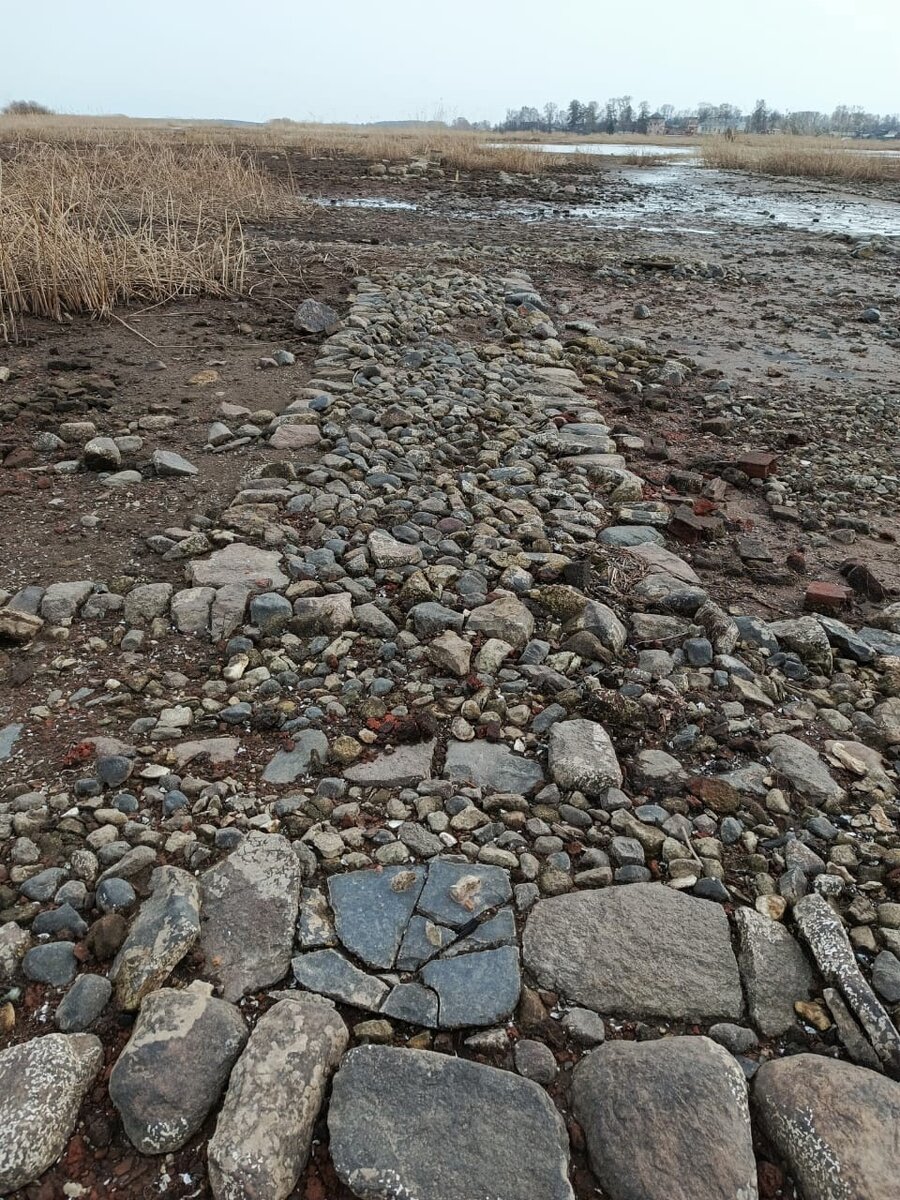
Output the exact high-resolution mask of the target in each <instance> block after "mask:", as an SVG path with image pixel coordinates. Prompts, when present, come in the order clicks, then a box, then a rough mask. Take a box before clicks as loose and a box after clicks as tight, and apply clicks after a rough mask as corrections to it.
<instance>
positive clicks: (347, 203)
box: [309, 196, 419, 212]
mask: <svg viewBox="0 0 900 1200" xmlns="http://www.w3.org/2000/svg"><path fill="white" fill-rule="evenodd" d="M309 199H310V200H311V201H312V203H313V204H318V205H319V206H320V208H374V209H381V210H382V211H391V210H396V209H403V210H405V211H407V212H415V211H416V210H417V209H418V207H419V206H418V204H413V203H412V202H411V201H409V200H387V199H385V197H383V196H349V197H346V198H344V199H340V200H336V199H333V198H331V197H329V196H310V197H309Z"/></svg>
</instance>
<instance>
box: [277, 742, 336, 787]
mask: <svg viewBox="0 0 900 1200" xmlns="http://www.w3.org/2000/svg"><path fill="white" fill-rule="evenodd" d="M328 753H329V751H328V738H327V737H326V736H325V734H324V733H322V731H321V729H304V730H302V731H301V732H300V733H298V734H297V736H296V737H295V739H294V744H293V746H292V747H291V749H290V750H277V751H276V752H275V754H273V755H272V757H271V758H270V759H269V762H268V763H267V765H266V769H265V771H263V783H278V784H287V783H293V782H294V781H295V780H296V779H300V778H301V777H302V776H305V775H309V774H310V773H311V772H312V771H313V770H314V769H315V768H318V767H321V766H324V764H325V763H326V762H327V761H328Z"/></svg>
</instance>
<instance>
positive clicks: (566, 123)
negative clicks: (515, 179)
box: [454, 96, 900, 137]
mask: <svg viewBox="0 0 900 1200" xmlns="http://www.w3.org/2000/svg"><path fill="white" fill-rule="evenodd" d="M454 125H456V126H458V127H460V128H471V129H474V128H481V127H483V125H484V122H481V123H480V124H479V125H477V126H476V125H470V124H469V122H467V121H464V122H463V123H462V124H461V125H460V122H459V121H455V122H454ZM495 128H496V129H497V130H498V131H499V132H503V133H525V132H529V133H578V134H591V133H607V134H611V133H648V132H650V131H651V130H654V128H655V129H660V128H665V129H666V130H667V131H668V132H670V133H681V132H687V131H693V130H695V129H698V128H699V129H700V130H701V131H702V132H713V133H720V132H725V131H726V130H728V129H733V130H735V131H736V132H747V133H776V132H777V133H798V134H807V135H818V134H842V135H844V136H851V137H883V136H884V135H885V134H887V133H900V116H898V114H897V113H885V114H880V113H870V112H866V111H865V110H864V109H862V108H859V107H853V108H851V107H848V106H847V105H846V104H841V105H839V106H838V107H837V108H836V109H835V110H834V112H832V113H822V112H815V111H812V110H802V111H798V112H779V110H778V109H775V108H770V107H769V106H768V105H767V104H766V102H765V100H757V102H756V104H755V105H754V107H753V110H752V112H749V113H743V112H742V111H741V109H740V108H737V107H736V106H735V105H733V104H711V103H709V102H707V101H701V103H700V104H698V105H696V106H695V107H694V108H689V109H677V110H676V108H675V107H674V105H672V104H662V105H660V107H659V108H658V109H655V110H651V108H650V105H649V103H648V102H647V101H646V100H641V101H640V102H638V103H637V104H635V103H634V101H633V99H632V97H631V96H614V97H612V98H611V99H609V100H607V101H606V102H605V103H603V104H600V103H598V102H597V101H596V100H589V101H587V102H585V101H583V100H570V101H569V103H568V104H567V105H563V106H561V105H558V104H554V103H553V102H552V101H551V102H548V103H547V104H545V105H544V106H543V107H542V108H535V107H533V106H531V105H523V107H522V108H518V109H514V108H510V109H508V110H507V113H506V117H505V119H504V120H503V121H501V122H500V123H499V125H497V126H495Z"/></svg>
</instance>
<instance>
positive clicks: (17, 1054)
mask: <svg viewBox="0 0 900 1200" xmlns="http://www.w3.org/2000/svg"><path fill="white" fill-rule="evenodd" d="M102 1062H103V1047H102V1045H101V1043H100V1039H99V1038H96V1037H94V1036H93V1034H90V1033H73V1034H64V1033H49V1034H47V1035H46V1037H36V1038H32V1039H31V1040H30V1041H28V1042H20V1043H19V1044H18V1045H16V1046H10V1047H8V1048H7V1049H6V1050H2V1051H0V1194H2V1195H4V1196H5V1195H7V1194H8V1193H9V1192H14V1191H16V1190H17V1189H18V1188H21V1187H24V1186H25V1185H26V1184H28V1183H31V1182H32V1180H34V1179H38V1178H39V1177H40V1176H41V1175H43V1173H44V1172H45V1171H46V1170H47V1169H48V1167H50V1166H52V1165H53V1163H55V1162H56V1160H57V1159H58V1158H59V1156H60V1155H61V1154H62V1152H63V1150H64V1149H65V1148H66V1143H67V1142H68V1140H69V1138H70V1136H71V1134H72V1130H73V1129H74V1128H75V1121H76V1119H77V1117H78V1110H79V1108H80V1107H81V1102H82V1100H83V1099H84V1096H85V1094H86V1093H87V1090H88V1088H89V1087H90V1086H91V1084H92V1083H93V1081H94V1077H95V1076H96V1074H97V1072H98V1071H99V1070H100V1066H101V1064H102Z"/></svg>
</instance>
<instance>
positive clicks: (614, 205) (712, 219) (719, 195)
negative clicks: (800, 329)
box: [504, 162, 900, 237]
mask: <svg viewBox="0 0 900 1200" xmlns="http://www.w3.org/2000/svg"><path fill="white" fill-rule="evenodd" d="M622 177H623V178H624V179H625V180H627V182H628V183H629V185H630V186H631V189H632V190H631V194H630V195H628V196H627V197H615V198H611V199H610V201H609V202H608V203H606V204H579V205H569V206H563V205H561V204H559V202H556V201H554V202H551V203H546V204H542V203H540V202H534V203H530V204H517V205H510V206H509V207H508V208H505V209H504V211H505V212H507V213H510V214H511V215H516V216H518V217H519V218H520V219H521V220H525V221H547V220H580V221H587V222H588V223H589V224H591V225H594V226H596V227H598V228H603V229H639V230H642V231H644V232H647V233H675V232H680V233H693V234H699V235H703V236H711V235H714V234H715V233H716V229H715V226H721V225H722V224H729V225H744V226H749V227H752V228H756V229H778V228H784V229H797V230H802V231H804V232H807V233H816V232H819V233H847V234H852V235H854V236H857V237H869V236H874V235H880V236H882V237H900V204H896V203H893V202H891V201H887V200H870V199H867V198H866V197H864V196H859V197H853V196H844V195H829V196H825V197H823V196H821V195H817V196H815V197H813V196H809V195H806V196H804V194H803V193H802V192H800V193H798V194H797V195H791V194H790V193H785V192H784V191H782V190H780V189H777V188H773V189H772V190H764V189H763V188H761V187H758V186H754V185H749V186H748V187H747V190H744V191H742V190H739V189H738V188H736V187H735V186H734V178H735V177H731V176H728V175H727V174H725V173H723V172H721V171H711V170H707V169H705V168H703V167H699V166H696V165H694V164H693V163H690V162H685V163H677V164H674V165H670V166H665V167H658V168H645V169H641V170H640V171H628V170H624V171H623V172H622Z"/></svg>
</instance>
